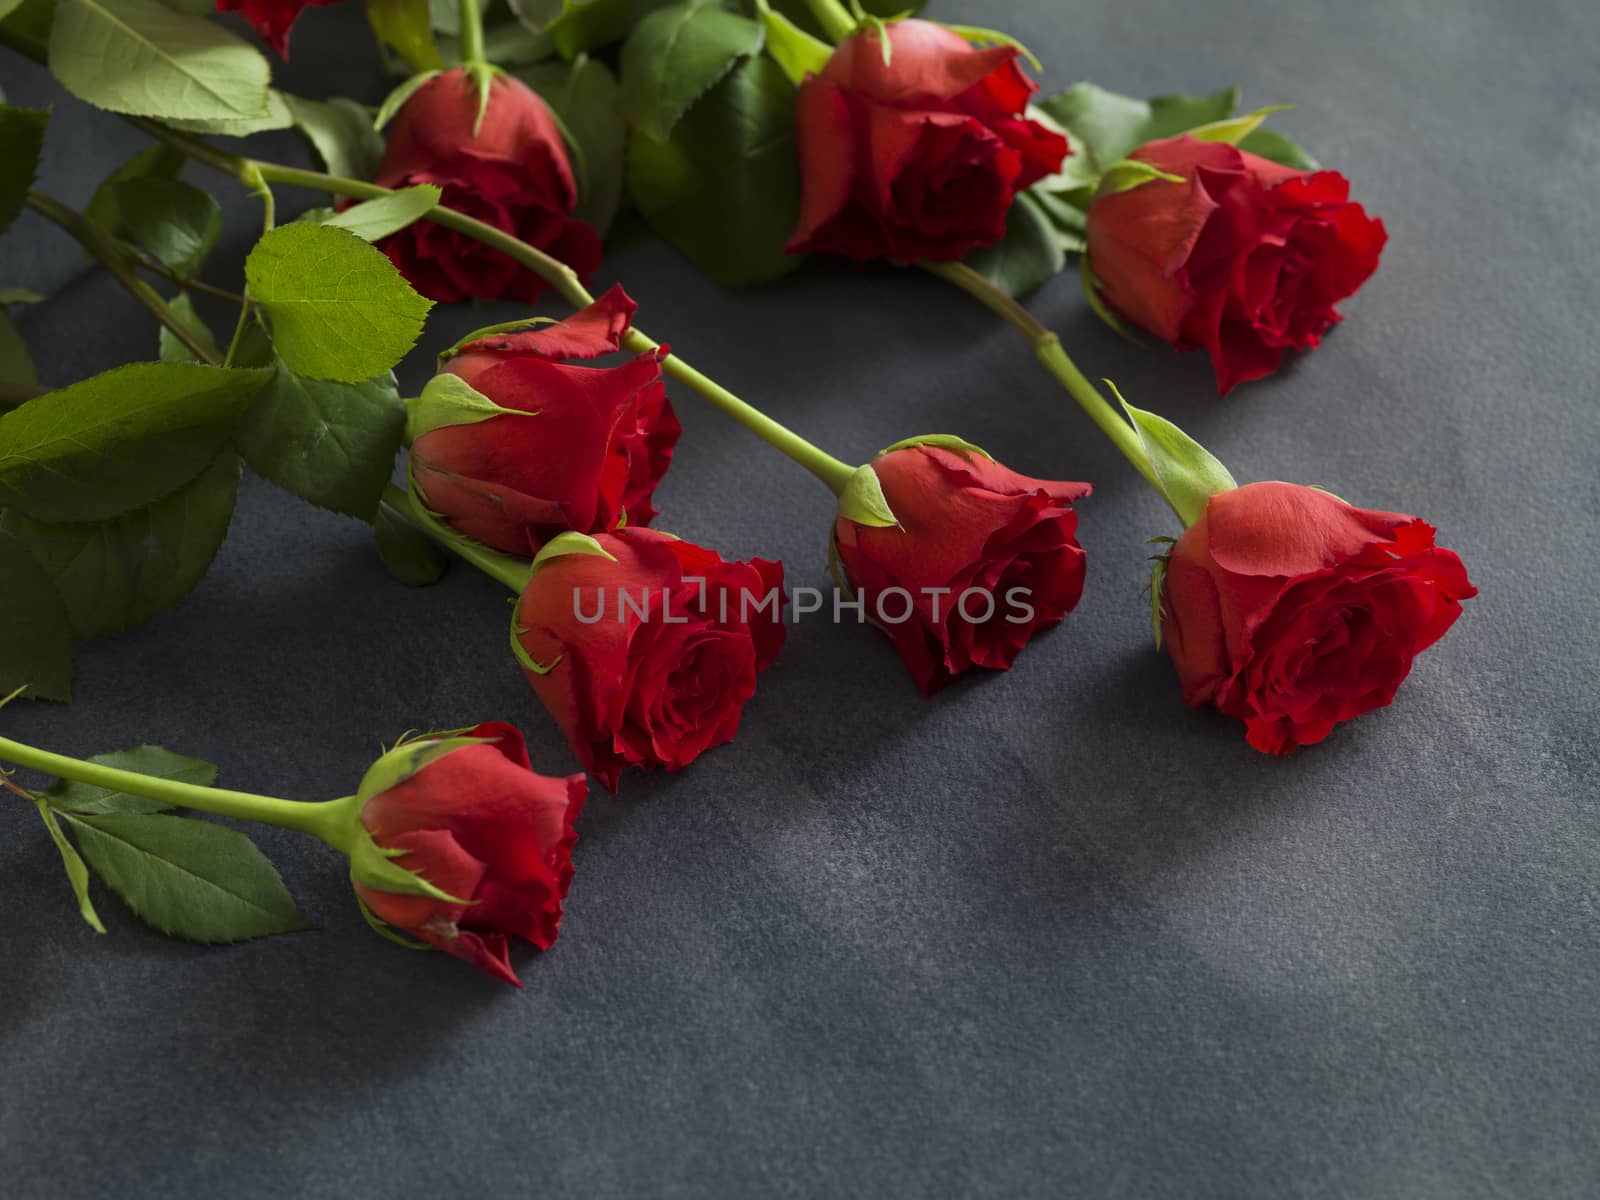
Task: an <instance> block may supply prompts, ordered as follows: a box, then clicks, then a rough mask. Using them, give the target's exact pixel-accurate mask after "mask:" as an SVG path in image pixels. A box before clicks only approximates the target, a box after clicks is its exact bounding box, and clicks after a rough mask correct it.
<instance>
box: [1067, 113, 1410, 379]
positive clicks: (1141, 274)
mask: <svg viewBox="0 0 1600 1200" xmlns="http://www.w3.org/2000/svg"><path fill="white" fill-rule="evenodd" d="M1129 157H1130V158H1131V159H1133V160H1134V161H1137V162H1141V163H1146V164H1148V165H1149V166H1151V167H1154V168H1156V169H1157V170H1159V171H1162V172H1165V173H1167V174H1169V175H1174V176H1179V177H1181V181H1173V180H1168V179H1161V178H1155V179H1151V180H1150V181H1149V182H1145V183H1140V184H1139V185H1137V186H1135V187H1131V188H1128V189H1127V190H1125V191H1115V190H1112V189H1109V188H1107V187H1104V186H1102V188H1101V191H1100V194H1099V195H1098V196H1096V198H1095V200H1094V202H1093V204H1092V205H1091V206H1090V208H1089V218H1088V231H1087V237H1088V265H1089V270H1090V271H1091V272H1092V274H1093V279H1094V283H1093V284H1091V286H1096V285H1097V287H1098V292H1099V297H1100V299H1101V300H1103V301H1104V302H1105V304H1106V305H1107V306H1108V307H1109V308H1110V309H1111V310H1112V311H1113V312H1115V313H1117V314H1120V315H1121V316H1123V317H1126V318H1127V319H1128V320H1129V321H1131V322H1133V323H1134V324H1135V325H1138V326H1139V327H1140V328H1142V329H1145V330H1147V331H1148V332H1150V333H1153V334H1155V336H1157V337H1158V338H1161V339H1162V340H1163V341H1165V342H1169V343H1171V344H1172V345H1173V346H1175V347H1177V348H1178V349H1179V350H1193V349H1195V348H1196V347H1204V348H1205V350H1206V351H1207V352H1208V353H1209V354H1210V355H1211V362H1212V365H1213V366H1214V367H1215V368H1216V373H1217V388H1218V390H1219V391H1220V392H1221V393H1222V394H1224V395H1226V394H1227V393H1228V392H1230V391H1232V390H1233V388H1234V387H1236V386H1237V385H1238V384H1240V383H1243V382H1245V381H1246V380H1250V379H1259V378H1261V377H1262V376H1264V375H1270V374H1271V373H1272V372H1273V371H1275V370H1277V368H1278V363H1279V361H1280V360H1281V359H1282V358H1283V352H1284V351H1285V350H1287V349H1295V350H1311V349H1314V348H1315V347H1316V346H1317V344H1318V343H1319V342H1320V341H1321V338H1322V335H1323V334H1324V333H1326V332H1327V331H1328V330H1329V329H1331V328H1332V327H1333V326H1334V325H1336V324H1338V322H1339V321H1340V320H1341V317H1340V314H1339V312H1338V310H1337V309H1335V308H1334V305H1335V304H1336V303H1337V302H1338V301H1340V300H1342V299H1344V298H1345V297H1346V296H1349V295H1352V294H1353V293H1354V292H1355V291H1356V289H1357V288H1359V287H1360V286H1361V285H1362V284H1363V283H1365V282H1366V281H1367V277H1368V276H1370V275H1371V274H1372V273H1373V271H1375V270H1377V268H1378V255H1379V252H1380V251H1382V249H1383V245H1384V242H1385V241H1387V240H1388V234H1387V233H1385V232H1384V228H1383V222H1382V221H1379V220H1377V219H1376V218H1374V217H1369V216H1367V214H1366V210H1364V209H1363V208H1362V207H1361V206H1360V205H1359V204H1353V203H1351V202H1350V199H1349V197H1350V183H1349V181H1348V180H1347V179H1345V177H1344V176H1343V175H1340V174H1339V173H1338V172H1337V171H1295V170H1291V169H1290V168H1288V167H1281V166H1279V165H1278V164H1277V163H1274V162H1269V161H1268V160H1267V159H1264V158H1259V157H1257V156H1256V155H1254V154H1250V153H1247V152H1246V151H1243V150H1239V149H1237V148H1236V147H1234V146H1230V145H1228V144H1226V143H1224V142H1208V141H1201V140H1199V139H1197V138H1193V137H1189V136H1187V135H1185V136H1182V137H1175V138H1166V139H1164V140H1162V141H1157V142H1150V143H1148V144H1146V145H1144V146H1141V147H1140V148H1139V149H1138V150H1135V151H1134V152H1133V153H1132V154H1131V155H1130V156H1129Z"/></svg>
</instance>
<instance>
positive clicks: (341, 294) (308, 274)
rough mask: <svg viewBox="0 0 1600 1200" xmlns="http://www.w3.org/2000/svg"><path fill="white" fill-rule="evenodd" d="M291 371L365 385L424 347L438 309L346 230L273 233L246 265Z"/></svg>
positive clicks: (304, 228)
mask: <svg viewBox="0 0 1600 1200" xmlns="http://www.w3.org/2000/svg"><path fill="white" fill-rule="evenodd" d="M244 274H245V280H246V282H247V284H248V285H249V289H250V297H251V299H253V300H255V301H256V303H257V304H259V305H260V306H261V307H262V309H264V310H265V312H266V314H267V316H268V318H269V319H270V320H271V322H272V340H273V344H274V345H275V346H276V347H277V350H278V354H279V356H280V357H282V359H283V360H284V362H285V363H287V364H288V366H289V368H290V370H292V371H294V372H296V373H297V374H300V375H305V376H309V377H310V378H312V379H333V380H338V381H339V382H341V383H360V382H361V381H362V380H365V379H372V378H373V377H375V376H377V375H381V374H382V373H383V372H385V371H387V370H389V369H390V368H392V367H393V366H394V365H395V364H396V363H397V362H399V361H400V360H401V359H402V358H404V357H405V355H406V352H407V351H409V350H410V349H411V347H412V346H413V345H415V344H416V340H417V335H418V334H420V333H421V332H422V322H423V320H424V318H425V317H426V316H427V315H428V310H429V309H430V308H432V307H433V302H432V301H430V300H424V299H423V298H422V297H421V296H419V295H417V293H416V292H414V291H412V289H411V285H410V284H408V283H407V282H406V281H405V280H404V279H403V278H401V275H400V272H399V271H397V270H395V267H394V264H393V263H391V262H390V261H389V259H388V258H387V257H386V256H385V255H384V254H383V252H382V251H380V250H376V249H374V248H373V247H372V246H370V245H368V244H367V243H366V242H364V241H362V240H361V239H360V238H359V237H357V236H356V235H355V234H353V233H351V232H349V231H348V230H344V229H332V228H329V227H328V226H326V225H315V224H309V223H307V222H301V221H297V222H295V223H293V224H290V225H283V226H280V227H279V228H277V229H274V230H272V231H271V232H269V233H267V234H265V235H264V236H263V237H262V238H261V240H260V241H259V242H257V243H256V246H255V249H253V250H252V251H251V252H250V257H249V258H247V259H246V260H245V264H244Z"/></svg>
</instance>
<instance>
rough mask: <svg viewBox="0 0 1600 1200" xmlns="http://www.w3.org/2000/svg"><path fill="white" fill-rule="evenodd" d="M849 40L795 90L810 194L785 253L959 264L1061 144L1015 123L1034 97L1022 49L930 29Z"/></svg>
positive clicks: (896, 27)
mask: <svg viewBox="0 0 1600 1200" xmlns="http://www.w3.org/2000/svg"><path fill="white" fill-rule="evenodd" d="M887 29H888V37H889V44H890V47H891V53H890V55H889V61H888V62H887V63H886V62H884V51H883V43H882V42H881V41H880V40H879V35H878V33H877V31H876V30H872V29H868V30H865V31H863V32H860V33H857V34H855V35H853V36H852V37H849V38H847V39H846V40H845V41H844V42H843V43H842V44H841V45H840V46H839V48H838V49H837V50H835V51H834V53H833V57H832V58H830V59H829V60H828V65H827V66H826V67H824V68H823V71H822V74H820V75H813V76H811V77H810V78H808V79H807V80H806V81H805V82H804V83H803V84H801V85H800V95H799V99H798V101H797V108H796V122H797V124H796V132H797V136H798V140H799V148H800V171H801V177H802V181H803V195H802V199H801V207H800V224H799V226H798V227H797V228H796V229H795V231H794V236H793V237H792V238H790V240H789V245H788V250H789V252H790V253H791V254H810V253H819V252H820V253H828V254H845V255H848V256H849V257H851V258H854V259H857V260H859V261H867V260H870V259H877V258H893V259H900V260H906V261H909V260H911V259H916V258H932V259H950V258H960V257H961V256H962V255H963V254H965V253H966V252H967V251H968V250H971V249H972V248H973V247H974V246H988V245H992V244H993V243H995V242H997V241H999V240H1000V238H1001V237H1003V236H1004V235H1005V231H1006V210H1007V209H1008V208H1010V207H1011V199H1012V197H1013V196H1015V195H1016V193H1017V192H1018V191H1019V190H1020V189H1022V188H1025V187H1027V186H1028V185H1029V184H1032V183H1035V182H1037V181H1038V180H1040V179H1043V178H1044V177H1045V176H1046V175H1049V174H1052V173H1053V172H1055V171H1057V170H1059V169H1060V167H1061V160H1062V159H1063V158H1064V157H1066V155H1067V154H1068V153H1069V151H1068V148H1067V140H1066V139H1065V138H1063V137H1062V136H1061V135H1060V134H1057V133H1054V132H1052V131H1051V130H1049V129H1046V128H1045V127H1044V126H1043V125H1040V124H1039V123H1038V122H1036V121H1030V120H1027V119H1026V118H1024V117H1023V116H1022V115H1021V114H1022V112H1023V110H1024V109H1026V108H1027V105H1028V98H1029V97H1030V96H1031V95H1033V93H1034V92H1035V91H1036V90H1037V89H1036V87H1035V85H1034V83H1033V82H1032V81H1031V80H1030V79H1028V77H1027V76H1026V75H1024V74H1023V73H1022V69H1021V68H1020V67H1019V66H1017V63H1016V59H1017V55H1018V53H1019V51H1018V50H1017V48H1016V47H1014V46H995V47H992V48H991V49H987V50H978V49H974V48H973V47H972V46H971V45H969V44H968V43H967V42H966V41H964V40H963V39H962V38H961V36H960V35H959V34H956V33H952V32H951V31H950V30H948V29H946V28H944V27H943V26H942V25H935V24H933V23H932V22H929V21H899V22H896V23H894V24H891V25H889V26H888V27H887Z"/></svg>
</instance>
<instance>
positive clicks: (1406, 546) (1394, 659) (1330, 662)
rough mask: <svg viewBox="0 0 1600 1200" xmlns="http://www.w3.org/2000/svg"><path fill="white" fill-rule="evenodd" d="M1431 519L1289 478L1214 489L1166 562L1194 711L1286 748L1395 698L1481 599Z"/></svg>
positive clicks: (1177, 655) (1267, 746) (1177, 654)
mask: <svg viewBox="0 0 1600 1200" xmlns="http://www.w3.org/2000/svg"><path fill="white" fill-rule="evenodd" d="M1433 533H1434V530H1433V526H1431V525H1429V524H1428V523H1427V522H1426V521H1420V520H1418V519H1417V518H1416V517H1408V516H1403V515H1401V514H1399V513H1386V512H1372V511H1370V510H1368V509H1363V508H1354V507H1352V506H1351V505H1349V504H1346V503H1345V502H1344V501H1343V500H1339V499H1337V498H1335V497H1333V496H1330V495H1328V493H1326V492H1322V491H1318V490H1317V489H1315V488H1308V487H1301V486H1300V485H1298V484H1293V483H1252V484H1248V485H1247V486H1245V487H1241V488H1238V489H1236V490H1234V491H1230V492H1220V493H1218V494H1217V495H1215V496H1212V497H1211V499H1210V501H1209V503H1208V504H1207V505H1206V510H1205V512H1204V513H1203V514H1202V515H1201V517H1200V519H1199V520H1198V521H1196V522H1195V523H1194V524H1193V525H1191V526H1190V527H1189V529H1188V531H1187V532H1186V533H1185V534H1184V535H1183V536H1182V537H1181V538H1179V539H1178V542H1177V544H1176V545H1175V546H1174V547H1173V548H1172V555H1171V558H1170V560H1169V561H1168V564H1167V578H1166V588H1165V615H1164V617H1163V619H1162V623H1161V628H1162V632H1163V634H1164V635H1165V637H1166V642H1167V650H1168V653H1170V654H1171V655H1172V661H1173V663H1174V664H1175V665H1176V666H1177V668H1178V679H1179V681H1180V682H1181V683H1182V684H1183V698H1184V700H1185V701H1187V702H1188V703H1189V704H1190V705H1191V706H1192V707H1195V708H1200V707H1202V706H1204V705H1206V704H1215V705H1216V706H1217V708H1218V709H1220V710H1221V711H1222V712H1224V713H1227V714H1228V715H1229V716H1230V717H1238V718H1239V719H1240V720H1242V721H1243V722H1244V723H1245V736H1246V738H1247V740H1248V741H1249V742H1250V744H1251V745H1252V746H1254V747H1255V748H1256V749H1258V750H1264V751H1266V752H1267V753H1269V754H1285V753H1287V752H1288V751H1289V750H1292V749H1293V748H1294V747H1295V746H1304V745H1310V744H1311V743H1313V742H1320V741H1321V740H1322V739H1323V738H1325V737H1327V736H1328V734H1329V732H1331V731H1332V729H1333V727H1334V726H1335V725H1336V724H1338V723H1339V722H1340V721H1348V720H1350V719H1351V718H1352V717H1358V716H1360V715H1361V714H1362V713H1364V712H1368V711H1369V710H1371V709H1374V708H1382V707H1383V706H1384V705H1386V704H1388V703H1389V701H1391V700H1392V699H1394V694H1395V691H1396V690H1397V689H1398V688H1399V687H1400V684H1401V683H1402V682H1403V681H1404V680H1405V677H1406V675H1407V674H1408V673H1409V672H1410V670H1411V660H1412V659H1413V658H1415V657H1416V656H1417V655H1418V654H1420V653H1421V652H1422V651H1424V650H1426V649H1427V648H1428V647H1429V646H1431V645H1433V643H1434V642H1436V641H1438V640H1439V638H1440V637H1441V636H1443V634H1444V631H1445V630H1447V629H1449V628H1450V626H1451V625H1452V624H1454V623H1455V619H1456V618H1457V617H1458V616H1460V615H1461V601H1463V600H1466V599H1468V598H1470V597H1472V596H1475V595H1477V593H1478V589H1477V588H1475V587H1473V586H1472V584H1471V583H1470V582H1469V581H1468V579H1467V572H1466V568H1465V567H1463V566H1462V565H1461V560H1460V559H1459V558H1457V557H1456V556H1455V554H1453V553H1452V552H1451V551H1449V550H1446V549H1444V548H1442V547H1437V546H1435V545H1434V544H1433Z"/></svg>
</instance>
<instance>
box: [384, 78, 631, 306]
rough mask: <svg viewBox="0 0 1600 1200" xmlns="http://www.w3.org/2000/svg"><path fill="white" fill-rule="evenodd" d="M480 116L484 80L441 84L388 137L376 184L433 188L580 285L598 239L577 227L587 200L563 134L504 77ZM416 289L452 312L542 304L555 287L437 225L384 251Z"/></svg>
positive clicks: (408, 107) (415, 102)
mask: <svg viewBox="0 0 1600 1200" xmlns="http://www.w3.org/2000/svg"><path fill="white" fill-rule="evenodd" d="M487 87H488V89H489V93H488V96H489V98H488V105H487V107H486V108H483V109H482V111H481V114H480V109H479V91H478V77H477V76H476V75H474V74H473V73H471V72H469V71H468V70H467V69H466V68H464V67H456V68H454V69H453V70H449V71H445V72H443V73H442V74H439V75H435V76H434V77H433V78H432V79H430V80H428V82H427V83H425V84H423V85H422V86H421V87H420V88H418V89H417V91H416V92H415V93H414V94H413V95H412V96H411V98H410V99H408V100H407V101H406V102H405V105H404V107H402V108H401V110H400V115H399V116H398V117H397V118H396V119H395V122H394V126H393V128H392V129H391V130H390V132H389V145H388V148H387V149H386V150H385V151H384V155H383V164H382V166H381V167H380V168H379V170H378V178H377V180H376V182H377V183H379V184H381V185H382V186H383V187H391V188H401V187H409V186H411V185H412V184H418V183H431V184H435V185H436V186H438V187H439V188H441V189H442V190H443V193H444V195H443V197H442V199H441V201H440V202H441V203H442V204H444V205H446V206H447V207H449V208H453V209H456V210H458V211H460V212H463V213H466V214H467V215H468V216H470V217H476V218H478V219H479V220H480V221H483V222H485V223H487V224H489V225H493V226H494V227H495V228H497V229H503V230H504V231H505V232H507V233H509V234H512V235H513V236H515V237H518V238H520V239H522V240H523V241H524V242H527V243H529V244H530V245H532V246H535V247H537V248H538V249H540V250H543V251H545V252H546V253H548V254H551V255H553V256H554V257H556V258H559V259H560V260H561V261H562V262H564V263H566V264H567V265H568V266H570V267H571V268H572V269H573V270H574V271H576V272H577V273H578V274H579V275H580V276H582V275H587V274H588V273H589V272H590V271H593V270H594V269H595V267H596V266H598V265H599V263H600V238H599V235H597V234H596V233H595V231H594V230H593V229H591V228H589V226H587V225H585V224H584V223H583V222H582V221H576V220H573V219H572V217H571V213H572V209H573V206H574V205H575V204H576V203H577V200H578V189H577V185H576V184H575V183H574V181H573V176H572V166H571V164H570V162H569V161H568V159H567V150H566V146H565V145H564V143H563V142H562V140H561V129H560V126H559V125H557V124H556V119H555V117H554V116H553V115H552V114H551V112H550V108H549V106H548V105H546V104H545V102H544V101H543V100H541V99H540V98H539V96H538V93H536V92H535V91H534V90H533V89H532V88H530V87H528V85H527V84H525V83H522V82H521V81H520V80H517V79H513V78H511V77H510V76H508V75H505V74H503V73H500V72H495V73H494V74H493V75H492V77H490V78H488V81H487ZM378 245H379V248H380V249H382V250H383V251H384V253H386V254H387V255H388V256H389V258H390V259H391V260H392V261H393V262H394V265H395V266H396V267H397V268H399V270H400V272H401V274H403V275H404V276H405V277H406V278H407V279H408V280H410V281H411V285H412V286H413V287H415V288H416V289H417V291H419V292H421V293H422V294H423V295H424V296H427V297H429V298H430V299H433V300H440V301H444V302H446V303H449V302H452V301H456V300H465V299H466V298H468V297H469V296H471V297H476V298H478V299H481V300H494V299H501V298H503V299H507V300H523V301H528V300H533V299H536V298H537V297H538V296H539V294H540V293H542V292H543V291H544V290H545V288H546V287H547V286H548V285H547V284H546V283H545V282H544V281H543V280H542V279H540V278H539V277H538V276H537V275H535V274H534V273H533V272H532V271H529V270H528V269H527V268H525V267H523V266H521V265H520V264H518V263H516V262H514V261H513V260H512V259H510V258H508V257H506V256H505V255H504V254H501V253H500V252H499V251H498V250H490V249H489V248H487V247H486V246H484V245H483V244H482V243H480V242H477V241H475V240H473V239H472V238H469V237H467V236H466V235H465V234H460V233H456V232H454V231H452V230H449V229H446V228H444V227H443V226H441V225H435V224H434V223H433V222H432V221H417V222H415V223H414V224H412V225H409V226H407V227H406V228H405V229H403V230H401V231H400V232H399V233H396V234H394V235H392V236H390V237H387V238H385V239H383V241H381V242H379V243H378Z"/></svg>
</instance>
